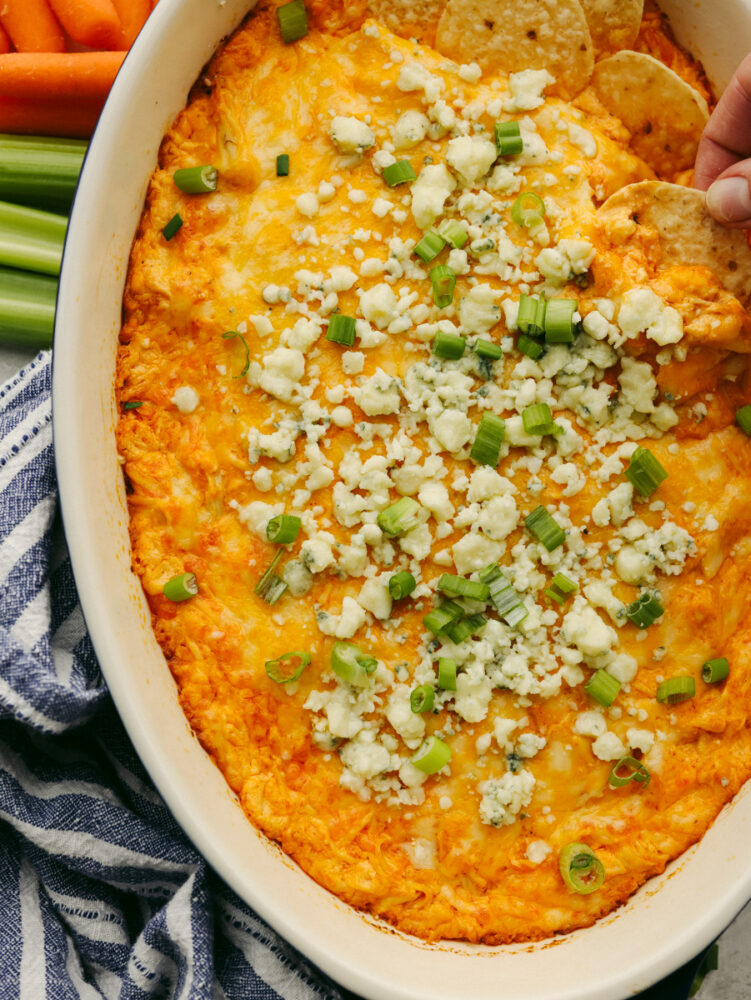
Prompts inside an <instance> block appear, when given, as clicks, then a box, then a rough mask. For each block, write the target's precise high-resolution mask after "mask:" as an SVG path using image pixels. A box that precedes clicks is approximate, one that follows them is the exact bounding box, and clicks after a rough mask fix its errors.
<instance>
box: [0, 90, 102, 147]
mask: <svg viewBox="0 0 751 1000" xmlns="http://www.w3.org/2000/svg"><path fill="white" fill-rule="evenodd" d="M101 110H102V101H91V100H77V101H71V100H70V98H62V99H61V100H55V99H54V98H50V99H48V100H45V101H31V100H25V99H24V98H22V97H0V132H14V133H19V134H23V135H64V136H68V137H71V138H76V139H86V138H88V137H89V136H90V135H91V133H92V132H93V131H94V126H95V125H96V123H97V119H98V118H99V113H100V112H101Z"/></svg>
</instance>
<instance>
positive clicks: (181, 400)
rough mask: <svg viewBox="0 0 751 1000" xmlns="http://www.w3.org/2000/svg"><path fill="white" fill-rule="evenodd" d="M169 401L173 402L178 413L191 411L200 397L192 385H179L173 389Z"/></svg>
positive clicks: (199, 400)
mask: <svg viewBox="0 0 751 1000" xmlns="http://www.w3.org/2000/svg"><path fill="white" fill-rule="evenodd" d="M170 402H171V403H174V404H175V406H176V407H177V408H178V410H179V411H180V413H192V412H193V410H195V408H196V407H197V406H198V404H199V403H200V402H201V397H200V396H199V395H198V393H197V392H196V390H195V389H194V388H193V386H192V385H181V386H180V387H179V388H178V389H175V392H174V395H173V396H172V399H171V400H170Z"/></svg>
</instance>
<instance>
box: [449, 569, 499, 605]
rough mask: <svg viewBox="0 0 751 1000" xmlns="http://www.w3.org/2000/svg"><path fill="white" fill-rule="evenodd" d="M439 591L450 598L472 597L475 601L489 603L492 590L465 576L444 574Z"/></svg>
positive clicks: (484, 584)
mask: <svg viewBox="0 0 751 1000" xmlns="http://www.w3.org/2000/svg"><path fill="white" fill-rule="evenodd" d="M438 589H439V590H440V592H441V593H442V594H446V595H448V596H449V597H470V598H471V599H472V600H473V601H487V599H488V597H489V596H490V590H489V588H488V585H487V584H486V583H482V582H481V581H480V580H467V579H466V577H463V576H453V575H452V574H451V573H444V574H443V575H442V576H441V578H440V579H439V581H438Z"/></svg>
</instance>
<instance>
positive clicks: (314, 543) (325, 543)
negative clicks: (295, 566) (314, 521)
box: [300, 531, 336, 573]
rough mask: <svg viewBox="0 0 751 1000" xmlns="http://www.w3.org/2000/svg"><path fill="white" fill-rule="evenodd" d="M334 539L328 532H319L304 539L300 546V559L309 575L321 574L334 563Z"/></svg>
mask: <svg viewBox="0 0 751 1000" xmlns="http://www.w3.org/2000/svg"><path fill="white" fill-rule="evenodd" d="M335 543H336V539H335V538H334V536H333V535H332V534H330V532H328V531H319V532H318V533H317V534H315V535H314V536H313V537H312V538H306V539H305V541H304V542H303V543H302V545H301V546H300V558H301V560H302V562H303V565H304V566H305V568H306V569H308V570H309V571H310V572H311V573H322V572H323V571H324V570H325V569H328V567H329V566H332V565H333V564H334V562H335V561H336V559H335V557H334V551H333V549H332V546H333V545H334V544H335Z"/></svg>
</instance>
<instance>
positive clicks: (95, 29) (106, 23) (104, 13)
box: [24, 0, 123, 49]
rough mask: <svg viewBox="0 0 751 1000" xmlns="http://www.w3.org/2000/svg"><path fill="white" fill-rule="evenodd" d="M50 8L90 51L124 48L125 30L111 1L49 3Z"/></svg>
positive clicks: (93, 0)
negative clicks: (123, 34)
mask: <svg viewBox="0 0 751 1000" xmlns="http://www.w3.org/2000/svg"><path fill="white" fill-rule="evenodd" d="M25 2H26V0H24V3H25ZM50 5H51V7H52V9H53V10H54V12H55V13H56V14H57V16H58V18H59V19H60V23H61V24H62V26H63V27H64V28H65V30H66V31H67V32H68V34H69V35H70V37H71V38H72V39H73V40H74V41H76V42H80V43H81V45H86V46H88V48H91V49H120V48H122V32H123V29H122V25H121V24H120V18H119V17H118V16H117V11H116V10H115V8H114V6H113V5H112V0H50Z"/></svg>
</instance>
